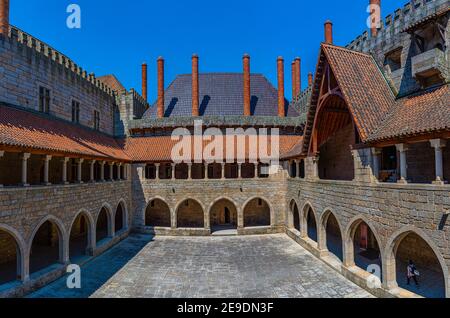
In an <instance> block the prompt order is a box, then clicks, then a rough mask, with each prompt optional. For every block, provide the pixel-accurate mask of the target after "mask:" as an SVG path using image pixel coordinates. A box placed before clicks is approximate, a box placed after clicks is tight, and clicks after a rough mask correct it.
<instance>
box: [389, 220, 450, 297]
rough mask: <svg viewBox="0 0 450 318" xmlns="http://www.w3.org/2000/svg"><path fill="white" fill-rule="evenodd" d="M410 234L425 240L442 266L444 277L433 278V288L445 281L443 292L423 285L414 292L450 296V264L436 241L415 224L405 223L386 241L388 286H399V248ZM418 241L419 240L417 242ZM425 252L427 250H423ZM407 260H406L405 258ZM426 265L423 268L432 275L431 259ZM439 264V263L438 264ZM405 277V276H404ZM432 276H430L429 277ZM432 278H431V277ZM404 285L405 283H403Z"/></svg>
mask: <svg viewBox="0 0 450 318" xmlns="http://www.w3.org/2000/svg"><path fill="white" fill-rule="evenodd" d="M410 235H415V236H417V237H418V238H420V240H423V242H424V243H425V244H426V245H427V246H428V247H429V248H430V250H431V252H432V253H433V254H434V256H435V257H436V260H437V263H438V265H439V267H440V270H441V271H442V277H441V278H439V277H436V278H437V279H433V286H431V287H432V288H438V287H437V285H439V280H440V279H442V281H443V286H442V288H443V291H442V293H441V292H439V291H438V290H435V291H426V290H425V288H424V287H421V288H420V289H418V290H416V291H414V292H419V293H422V295H424V296H428V295H430V297H438V296H437V295H440V296H441V297H447V298H448V297H450V293H449V273H448V266H447V263H446V261H445V259H444V258H443V256H442V254H441V252H440V250H439V248H438V247H437V245H436V243H435V242H434V241H433V240H432V239H431V238H430V237H429V236H428V235H427V234H426V233H425V232H424V231H423V230H421V229H419V228H417V227H415V226H413V225H405V226H403V227H402V228H400V229H398V230H397V231H395V232H394V233H393V234H392V235H391V236H390V237H389V239H388V241H387V243H386V248H385V253H384V254H383V255H384V256H383V258H384V263H385V264H386V265H385V268H384V269H383V270H384V277H385V286H386V287H387V288H396V287H398V286H399V284H398V279H399V277H398V272H399V271H398V267H397V265H399V264H397V263H398V261H399V260H398V255H397V254H398V252H399V248H400V246H401V245H402V243H403V242H404V240H405V239H406V238H407V237H408V236H410ZM416 243H417V242H416ZM422 252H425V251H422ZM403 261H405V260H403ZM415 262H417V260H415ZM426 263H427V264H426V266H422V268H423V269H424V270H425V271H427V274H428V276H431V275H430V274H431V273H430V271H429V268H428V267H430V266H431V265H432V264H431V262H430V260H428V261H427V262H426ZM403 265H404V267H405V268H406V265H407V264H403ZM416 265H417V263H416ZM436 265H437V264H436ZM419 271H422V269H420V270H419ZM402 278H403V279H404V277H402ZM429 278H430V277H429ZM429 280H430V279H429ZM402 285H403V287H405V286H404V284H402Z"/></svg>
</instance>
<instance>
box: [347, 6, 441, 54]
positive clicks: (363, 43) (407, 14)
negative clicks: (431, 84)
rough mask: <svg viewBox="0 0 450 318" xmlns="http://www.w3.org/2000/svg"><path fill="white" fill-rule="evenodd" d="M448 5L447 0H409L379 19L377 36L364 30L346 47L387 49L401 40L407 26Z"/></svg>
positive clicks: (364, 50)
mask: <svg viewBox="0 0 450 318" xmlns="http://www.w3.org/2000/svg"><path fill="white" fill-rule="evenodd" d="M448 7H449V0H411V1H410V2H408V3H406V4H405V5H404V6H403V8H399V9H397V10H396V11H395V12H394V13H393V14H389V15H388V16H387V17H386V18H385V20H384V21H381V28H380V30H379V31H378V34H377V36H375V37H371V36H370V34H369V32H368V31H364V33H363V34H361V35H359V36H358V37H357V38H356V39H355V40H353V41H352V42H351V43H350V44H348V45H347V46H346V47H347V48H349V49H351V50H356V51H361V52H373V51H377V50H380V49H381V50H383V48H386V50H389V48H390V47H392V46H393V45H395V43H398V42H399V41H401V39H402V36H403V34H404V33H403V31H404V30H405V29H407V28H408V27H409V26H411V25H413V24H415V23H418V22H420V21H421V20H423V19H425V18H427V17H430V16H432V15H435V14H438V13H439V12H441V11H443V10H446V9H448Z"/></svg>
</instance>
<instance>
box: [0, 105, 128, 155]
mask: <svg viewBox="0 0 450 318" xmlns="http://www.w3.org/2000/svg"><path fill="white" fill-rule="evenodd" d="M0 145H4V146H10V147H20V148H30V149H36V150H41V151H44V152H49V153H58V154H67V155H70V154H71V155H82V156H88V157H92V158H104V159H112V158H114V159H118V160H130V158H129V157H128V156H127V155H126V154H125V152H124V151H123V149H122V148H121V147H120V146H119V145H118V143H117V142H116V140H115V139H114V138H113V137H111V136H107V135H105V134H102V133H100V132H96V131H93V130H89V129H87V128H83V127H80V126H77V125H73V124H71V123H68V122H64V121H62V120H59V119H52V118H50V117H48V116H45V115H41V114H36V113H32V112H30V111H27V110H22V109H17V108H12V107H8V106H2V105H0Z"/></svg>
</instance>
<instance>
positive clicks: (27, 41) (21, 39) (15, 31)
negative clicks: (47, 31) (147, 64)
mask: <svg viewBox="0 0 450 318" xmlns="http://www.w3.org/2000/svg"><path fill="white" fill-rule="evenodd" d="M9 38H10V39H11V41H16V42H17V43H21V44H23V45H25V46H27V47H29V48H31V49H33V50H35V52H37V53H38V54H40V55H41V56H44V57H46V58H48V59H50V60H51V61H53V62H55V63H58V64H60V65H62V66H63V67H65V68H66V69H67V70H68V71H70V72H73V73H74V74H75V75H77V76H79V77H80V78H82V79H84V80H86V82H88V83H91V84H92V85H93V86H94V87H95V88H96V89H98V90H99V91H101V92H104V93H106V94H108V95H110V96H114V94H115V93H114V91H113V90H112V89H111V88H110V87H108V86H107V85H105V84H104V83H103V82H101V81H99V80H98V79H97V78H96V77H95V74H94V73H90V74H88V73H87V72H86V71H85V70H83V69H82V68H81V67H80V66H78V65H77V64H76V63H75V62H74V61H72V60H71V59H70V58H68V57H67V56H66V55H64V54H62V53H61V52H59V51H57V50H55V49H54V48H52V47H51V46H49V45H48V44H46V43H44V42H42V41H40V40H38V39H36V38H35V37H33V36H31V35H30V34H28V33H26V32H24V31H22V30H20V29H19V28H17V27H15V26H10V28H9Z"/></svg>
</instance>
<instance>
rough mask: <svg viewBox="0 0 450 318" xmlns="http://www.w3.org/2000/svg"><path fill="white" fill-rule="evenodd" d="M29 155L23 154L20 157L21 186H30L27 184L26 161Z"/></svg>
mask: <svg viewBox="0 0 450 318" xmlns="http://www.w3.org/2000/svg"><path fill="white" fill-rule="evenodd" d="M30 156H31V154H30V153H23V154H22V156H21V159H22V183H21V184H22V186H24V187H29V186H30V185H29V184H28V183H27V180H28V177H27V172H28V159H29V158H30Z"/></svg>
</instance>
